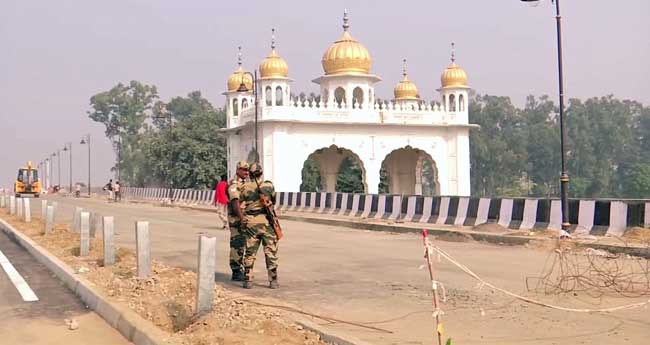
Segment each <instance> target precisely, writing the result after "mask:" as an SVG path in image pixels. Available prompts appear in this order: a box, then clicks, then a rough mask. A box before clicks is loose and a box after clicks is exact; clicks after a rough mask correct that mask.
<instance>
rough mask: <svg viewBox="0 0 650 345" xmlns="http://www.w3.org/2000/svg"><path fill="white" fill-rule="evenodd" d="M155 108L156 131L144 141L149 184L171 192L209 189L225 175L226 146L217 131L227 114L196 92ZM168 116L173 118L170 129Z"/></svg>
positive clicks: (222, 124)
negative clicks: (173, 190) (182, 189)
mask: <svg viewBox="0 0 650 345" xmlns="http://www.w3.org/2000/svg"><path fill="white" fill-rule="evenodd" d="M165 109H166V112H164V110H163V107H162V104H157V105H156V107H155V111H154V112H155V117H156V119H155V122H154V124H155V125H156V129H155V130H151V131H149V132H148V133H147V138H146V140H144V141H143V143H142V144H143V145H142V146H143V152H145V161H146V165H147V166H148V167H150V168H151V172H150V181H149V182H150V183H156V184H158V185H162V184H164V185H166V184H167V183H169V182H171V185H172V186H173V187H174V188H199V189H201V188H212V187H213V185H214V184H215V183H216V181H217V180H218V177H219V176H220V175H222V174H226V151H225V147H226V143H225V140H224V138H223V136H222V135H220V134H218V129H219V128H221V127H224V126H225V121H226V114H225V112H224V111H223V110H220V109H219V110H217V109H215V108H214V107H213V106H212V105H211V104H210V102H209V101H208V100H206V99H205V98H203V97H202V96H201V93H200V92H199V91H194V92H192V93H190V94H189V95H188V96H187V97H175V98H173V99H172V100H171V101H170V102H169V103H168V104H167V105H166V107H165ZM168 116H171V118H172V123H173V125H172V128H171V130H170V128H169V120H168Z"/></svg>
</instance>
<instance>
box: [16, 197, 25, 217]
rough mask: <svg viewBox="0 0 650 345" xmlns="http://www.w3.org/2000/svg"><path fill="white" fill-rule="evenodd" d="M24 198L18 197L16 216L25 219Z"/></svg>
mask: <svg viewBox="0 0 650 345" xmlns="http://www.w3.org/2000/svg"><path fill="white" fill-rule="evenodd" d="M23 211H24V208H23V198H16V217H18V219H23Z"/></svg>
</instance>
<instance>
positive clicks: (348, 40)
mask: <svg viewBox="0 0 650 345" xmlns="http://www.w3.org/2000/svg"><path fill="white" fill-rule="evenodd" d="M349 27H350V25H349V24H348V16H347V12H345V14H344V16H343V36H341V38H340V39H339V40H338V41H336V42H334V44H332V45H331V46H330V47H329V48H327V51H325V54H323V60H322V61H321V63H322V64H323V70H324V71H325V74H326V75H329V74H341V73H349V74H368V73H370V66H371V65H372V59H371V58H370V54H369V53H368V49H366V47H364V46H363V45H362V44H361V43H359V41H357V40H355V39H354V38H352V35H350V33H349V32H348V28H349Z"/></svg>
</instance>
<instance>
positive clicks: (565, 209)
mask: <svg viewBox="0 0 650 345" xmlns="http://www.w3.org/2000/svg"><path fill="white" fill-rule="evenodd" d="M520 1H522V2H537V1H539V0H520ZM551 2H554V3H555V26H556V32H557V66H558V87H559V96H560V150H561V151H562V154H561V157H562V164H561V165H562V172H561V175H560V200H561V203H562V230H564V231H568V230H569V226H570V225H571V223H569V197H568V194H569V174H568V172H567V169H566V147H565V142H566V131H565V130H564V75H563V65H562V16H560V0H551Z"/></svg>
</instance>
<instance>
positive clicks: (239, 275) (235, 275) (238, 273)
mask: <svg viewBox="0 0 650 345" xmlns="http://www.w3.org/2000/svg"><path fill="white" fill-rule="evenodd" d="M244 279H245V277H244V271H242V270H234V271H232V278H230V280H234V281H236V282H241V281H244Z"/></svg>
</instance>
